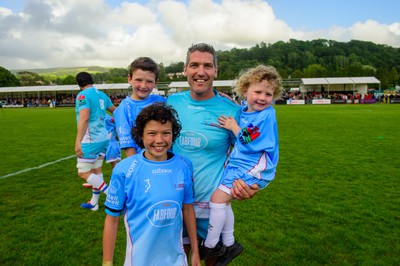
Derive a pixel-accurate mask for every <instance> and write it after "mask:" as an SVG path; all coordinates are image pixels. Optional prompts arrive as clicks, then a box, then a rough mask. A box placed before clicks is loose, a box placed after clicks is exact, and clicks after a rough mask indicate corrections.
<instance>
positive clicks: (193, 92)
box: [183, 51, 218, 100]
mask: <svg viewBox="0 0 400 266" xmlns="http://www.w3.org/2000/svg"><path fill="white" fill-rule="evenodd" d="M213 59H214V58H213V55H212V54H210V53H207V52H199V51H195V52H193V53H192V54H190V57H189V62H188V64H187V65H185V66H184V68H183V71H184V74H185V76H186V77H187V81H188V83H189V86H190V96H191V97H192V98H193V99H195V100H206V99H209V98H212V97H214V93H213V87H212V86H213V85H212V84H213V81H214V78H216V77H217V73H218V68H217V67H216V66H215V65H214V63H213Z"/></svg>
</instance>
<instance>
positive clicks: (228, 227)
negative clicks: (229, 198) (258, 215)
mask: <svg viewBox="0 0 400 266" xmlns="http://www.w3.org/2000/svg"><path fill="white" fill-rule="evenodd" d="M234 226H235V216H234V215H233V210H232V204H227V205H226V220H225V225H224V228H222V232H221V235H222V243H223V244H224V245H225V246H227V247H230V246H232V245H233V244H234V243H235V237H234V236H233V231H234Z"/></svg>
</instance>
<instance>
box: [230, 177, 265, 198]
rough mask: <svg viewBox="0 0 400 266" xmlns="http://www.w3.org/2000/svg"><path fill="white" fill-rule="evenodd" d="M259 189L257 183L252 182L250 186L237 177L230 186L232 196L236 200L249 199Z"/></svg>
mask: <svg viewBox="0 0 400 266" xmlns="http://www.w3.org/2000/svg"><path fill="white" fill-rule="evenodd" d="M259 190H260V188H259V187H258V185H256V184H253V185H251V187H249V186H248V185H246V183H244V181H243V180H241V179H237V180H235V181H234V182H233V188H231V194H232V197H233V198H235V199H238V200H244V199H251V198H252V197H254V195H255V194H256V193H257V192H258V191H259Z"/></svg>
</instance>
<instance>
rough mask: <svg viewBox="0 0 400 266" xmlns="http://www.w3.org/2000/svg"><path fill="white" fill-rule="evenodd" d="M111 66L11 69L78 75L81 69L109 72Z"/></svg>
mask: <svg viewBox="0 0 400 266" xmlns="http://www.w3.org/2000/svg"><path fill="white" fill-rule="evenodd" d="M110 69H112V68H111V67H99V66H87V67H54V68H36V69H34V68H31V69H14V70H10V72H11V73H13V74H14V75H15V74H17V73H18V72H22V71H29V72H33V73H37V74H40V75H56V76H68V75H76V74H77V73H79V72H81V71H86V72H89V73H91V74H95V73H99V72H100V73H101V72H107V71H109V70H110Z"/></svg>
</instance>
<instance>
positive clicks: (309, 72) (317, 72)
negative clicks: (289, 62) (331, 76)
mask: <svg viewBox="0 0 400 266" xmlns="http://www.w3.org/2000/svg"><path fill="white" fill-rule="evenodd" d="M326 73H327V70H326V68H325V67H323V66H321V65H319V64H312V65H309V66H308V67H307V68H306V69H304V77H305V78H321V77H326Z"/></svg>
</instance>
